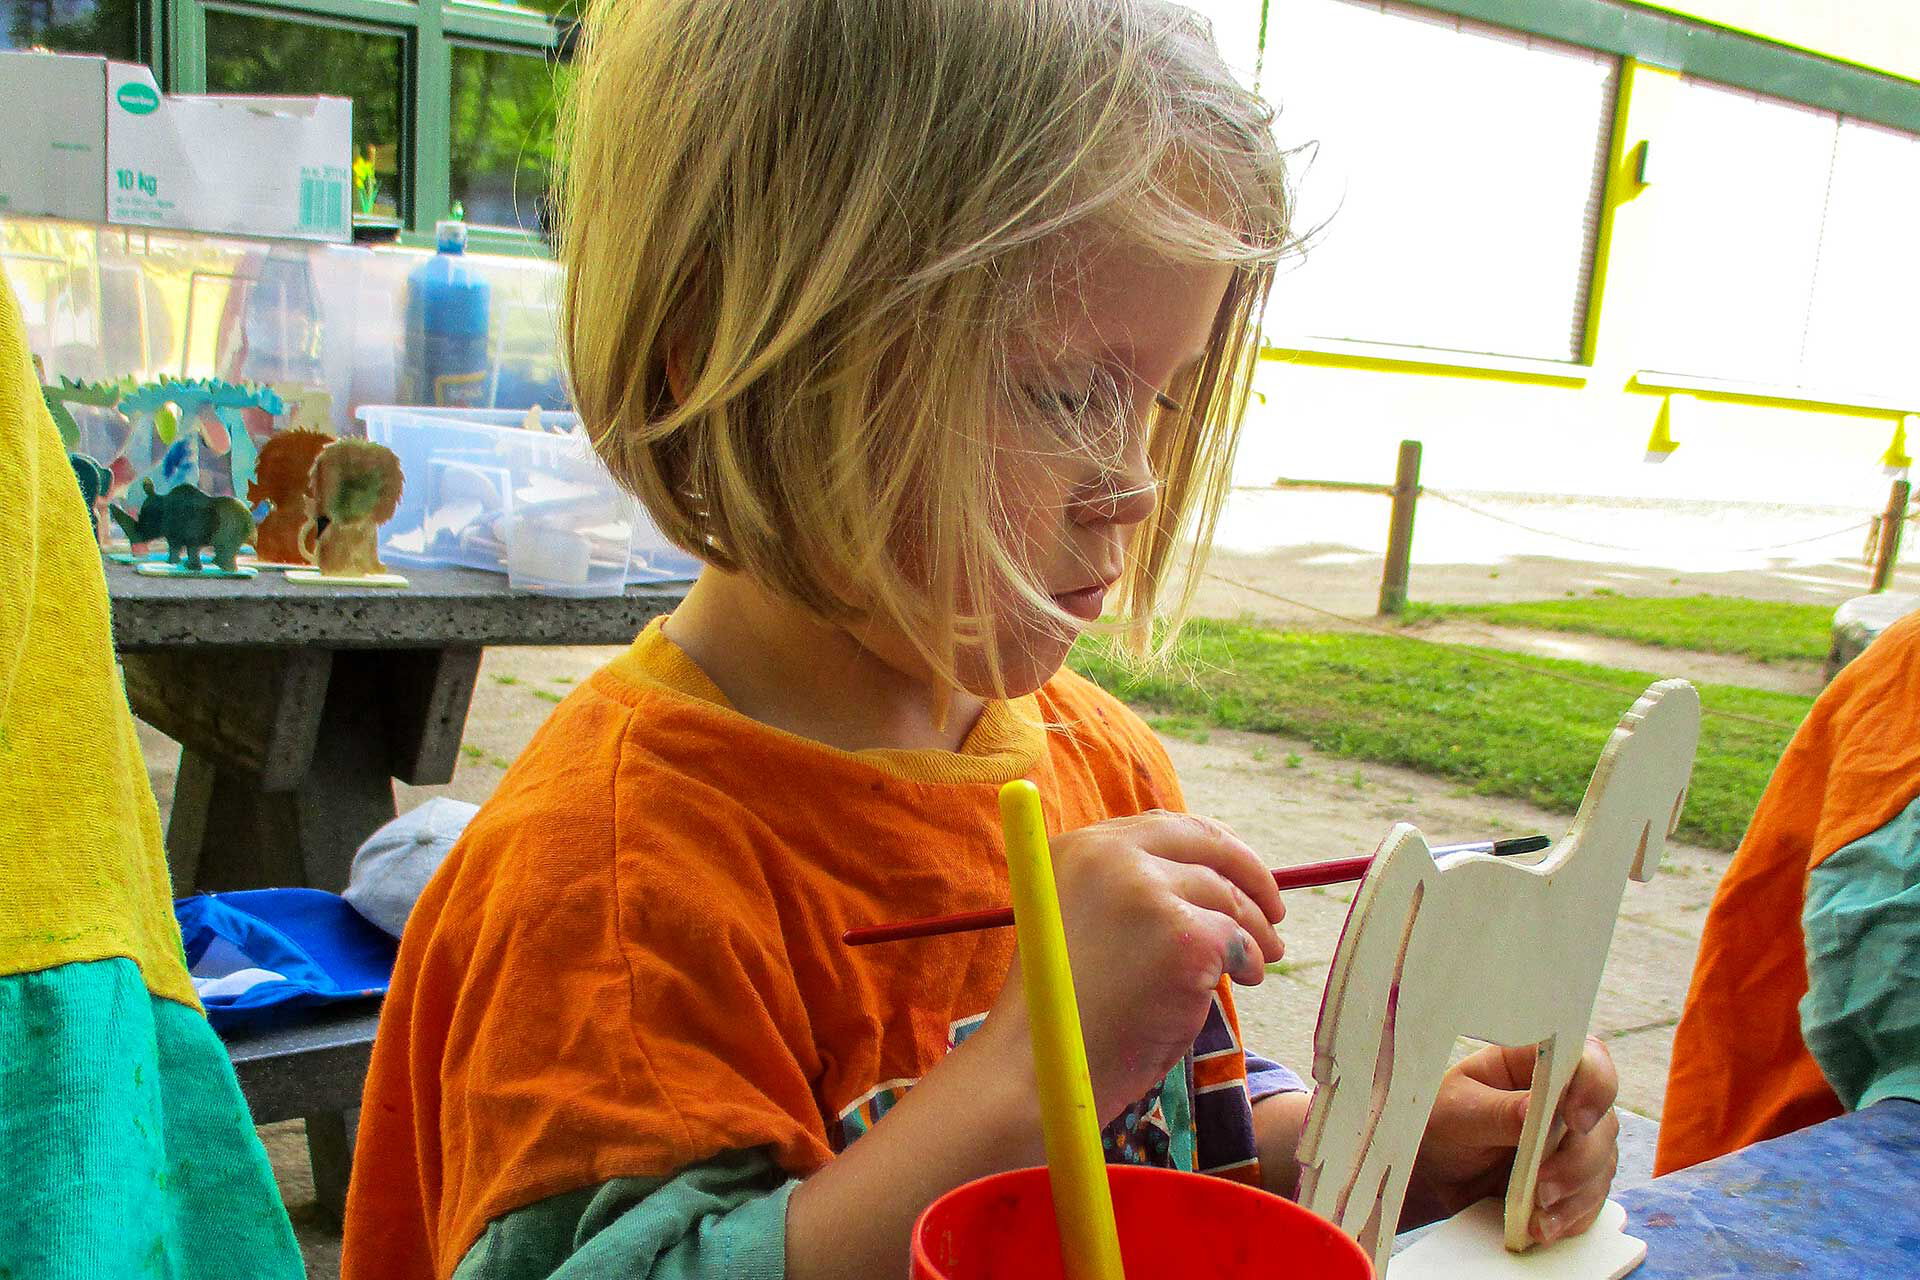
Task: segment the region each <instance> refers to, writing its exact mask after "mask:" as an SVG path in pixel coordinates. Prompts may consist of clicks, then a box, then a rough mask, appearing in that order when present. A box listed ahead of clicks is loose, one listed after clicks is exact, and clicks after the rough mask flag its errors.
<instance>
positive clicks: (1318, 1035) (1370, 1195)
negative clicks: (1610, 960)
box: [1300, 680, 1700, 1280]
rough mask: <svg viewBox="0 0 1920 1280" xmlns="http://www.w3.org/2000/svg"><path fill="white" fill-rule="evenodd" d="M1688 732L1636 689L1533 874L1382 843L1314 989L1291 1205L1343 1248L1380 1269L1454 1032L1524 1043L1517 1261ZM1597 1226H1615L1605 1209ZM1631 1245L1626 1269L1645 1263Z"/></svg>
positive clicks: (1669, 710)
mask: <svg viewBox="0 0 1920 1280" xmlns="http://www.w3.org/2000/svg"><path fill="white" fill-rule="evenodd" d="M1699 734H1700V699H1699V696H1698V695H1697V694H1696V693H1695V692H1694V690H1693V686H1692V685H1690V684H1688V683H1687V682H1686V681H1684V680H1663V681H1661V682H1660V683H1658V684H1656V685H1654V686H1653V687H1652V688H1650V689H1648V690H1647V692H1646V693H1645V694H1643V695H1642V696H1641V698H1640V700H1639V701H1638V702H1636V703H1634V705H1633V707H1632V708H1631V709H1630V710H1629V711H1628V712H1627V713H1626V714H1625V715H1624V716H1622V717H1621V718H1620V724H1619V726H1618V727H1617V728H1616V729H1615V730H1614V731H1613V736H1612V737H1611V738H1609V739H1608V740H1607V744H1606V747H1605V748H1604V749H1603V750H1602V751H1601V753H1600V763H1599V765H1598V767H1597V768H1596V769H1595V770H1594V774H1593V781H1592V782H1591V783H1590V784H1589V785H1588V787H1587V794H1586V798H1585V799H1584V800H1583V801H1582V802H1581V805H1580V812H1579V814H1578V816H1576V817H1575V818H1574V820H1573V826H1572V827H1571V828H1570V829H1569V831H1568V833H1567V835H1566V837H1565V838H1564V839H1563V840H1561V841H1560V842H1559V844H1558V845H1556V846H1555V847H1554V849H1553V850H1552V851H1551V852H1550V853H1548V854H1547V856H1546V857H1545V858H1544V859H1543V860H1542V861H1541V862H1539V863H1538V864H1536V865H1533V866H1524V865H1519V864H1515V863H1511V862H1505V861H1502V860H1500V859H1497V858H1494V857H1491V856H1488V855H1486V854H1479V853H1468V854H1458V855H1454V856H1452V857H1449V858H1447V859H1445V861H1444V862H1443V863H1441V864H1436V863H1435V862H1434V859H1433V856H1432V854H1430V853H1429V852H1428V850H1427V843H1426V840H1425V839H1424V838H1423V837H1422V836H1421V834H1420V833H1419V831H1417V830H1415V829H1414V828H1413V827H1411V826H1408V825H1406V824H1404V823H1403V824H1400V825H1398V826H1396V827H1395V828H1394V829H1393V831H1392V832H1391V833H1389V834H1388V836H1387V839H1386V841H1385V843H1384V844H1382V846H1381V848H1380V852H1379V853H1378V854H1377V855H1376V856H1375V858H1374V861H1373V866H1372V867H1371V868H1370V869H1369V871H1368V873H1367V877H1366V879H1365V880H1364V881H1363V882H1362V883H1361V886H1360V890H1359V892H1358V893H1357V894H1356V895H1355V897H1354V901H1353V908H1352V910H1351V912H1350V913H1349V914H1348V917H1347V925H1346V930H1345V932H1344V933H1343V934H1342V935H1341V938H1340V945H1339V948H1338V950H1337V951H1336V953H1335V955H1334V960H1333V966H1332V970H1331V973H1330V975H1329V977H1328V980H1327V991H1326V998H1325V1000H1324V1002H1323V1003H1322V1005H1321V1008H1320V1022H1319V1026H1318V1028H1317V1029H1316V1031H1315V1034H1314V1062H1313V1075H1314V1080H1315V1082H1316V1084H1317V1085H1318V1089H1317V1091H1316V1092H1315V1094H1314V1098H1313V1103H1312V1106H1311V1108H1310V1110H1309V1112H1308V1116H1307V1121H1306V1129H1305V1132H1304V1133H1303V1134H1302V1136H1301V1140H1300V1164H1301V1181H1300V1203H1302V1204H1304V1205H1306V1206H1307V1207H1308V1208H1310V1209H1312V1210H1313V1211H1314V1212H1316V1213H1318V1214H1320V1215H1321V1216H1322V1217H1325V1218H1328V1219H1330V1220H1331V1221H1333V1222H1334V1223H1336V1224H1338V1225H1339V1226H1340V1227H1341V1228H1342V1229H1344V1230H1346V1231H1348V1232H1349V1233H1351V1234H1352V1235H1353V1236H1354V1237H1355V1238H1356V1239H1358V1240H1359V1242H1360V1246H1361V1247H1362V1248H1363V1249H1365V1250H1366V1251H1367V1252H1368V1254H1370V1255H1371V1256H1372V1258H1373V1260H1374V1267H1375V1270H1376V1271H1377V1272H1378V1273H1380V1274H1383V1275H1384V1274H1385V1265H1386V1260H1387V1254H1388V1252H1389V1251H1390V1249H1391V1248H1392V1244H1393V1234H1394V1228H1395V1225H1396V1223H1397V1222H1398V1220H1399V1217H1400V1208H1401V1203H1402V1200H1403V1199H1404V1197H1405V1195H1406V1189H1407V1178H1408V1174H1409V1172H1410V1171H1411V1169H1412V1166H1413V1160H1414V1155H1415V1152H1416V1151H1417V1149H1418V1147H1419V1144H1420V1136H1421V1134H1422V1132H1423V1131H1424V1130H1425V1128H1426V1123H1427V1118H1428V1116H1429V1115H1430V1114H1431V1112H1432V1110H1433V1101H1434V1095H1435V1093H1436V1092H1437V1090H1438V1088H1439V1085H1440V1080H1441V1077H1442V1076H1443V1075H1444V1074H1445V1072H1446V1069H1447V1064H1448V1061H1449V1058H1450V1056H1451V1052H1452V1049H1453V1045H1454V1039H1455V1037H1456V1035H1468V1036H1473V1037H1476V1038H1479V1039H1482V1040H1487V1041H1490V1042H1492V1043H1495V1044H1501V1045H1509V1046H1525V1045H1537V1046H1539V1057H1538V1060H1537V1062H1536V1065H1535V1067H1534V1076H1533V1088H1532V1093H1531V1097H1530V1098H1529V1100H1528V1108H1527V1118H1526V1123H1525V1126H1524V1129H1523V1131H1522V1134H1521V1138H1520V1145H1519V1149H1518V1151H1517V1152H1516V1154H1515V1156H1514V1163H1513V1174H1512V1177H1511V1179H1510V1180H1509V1182H1508V1186H1507V1197H1506V1209H1505V1230H1504V1237H1505V1245H1506V1248H1507V1250H1511V1251H1513V1252H1515V1253H1518V1252H1520V1251H1523V1250H1525V1249H1527V1248H1528V1246H1529V1239H1528V1236H1527V1219H1528V1216H1529V1206H1531V1205H1532V1203H1533V1197H1534V1184H1535V1180H1536V1179H1537V1177H1538V1175H1539V1172H1540V1162H1541V1159H1542V1158H1543V1156H1544V1155H1545V1153H1546V1151H1547V1149H1548V1146H1549V1142H1550V1141H1551V1140H1552V1139H1554V1138H1555V1137H1557V1134H1556V1133H1555V1132H1554V1126H1553V1125H1552V1124H1551V1123H1550V1121H1551V1118H1552V1117H1553V1115H1554V1113H1555V1110H1556V1108H1557V1107H1558V1104H1559V1102H1560V1096H1561V1094H1562V1093H1563V1092H1564V1091H1565V1090H1566V1087H1567V1084H1568V1082H1569V1081H1570V1080H1571V1079H1572V1077H1573V1072H1574V1068H1575V1067H1576V1066H1578V1065H1579V1062H1580V1056H1581V1052H1582V1050H1583V1047H1584V1045H1585V1041H1586V1035H1587V1027H1588V1024H1589V1023H1590V1022H1591V1020H1592V1017H1593V1005H1594V999H1595V997H1596V996H1597V995H1598V993H1599V989H1600V973H1601V970H1602V969H1603V968H1604V967H1605V965H1606V959H1607V947H1608V944H1609V943H1610V942H1611V940H1612V937H1613V925H1614V920H1615V918H1616V917H1617V916H1618V915H1619V911H1620V900H1621V895H1622V894H1623V893H1624V892H1625V888H1626V879H1627V876H1628V875H1631V876H1632V877H1633V878H1634V879H1636V880H1640V881H1647V880H1651V879H1652V878H1653V875H1654V872H1655V870H1656V869H1657V868H1658V867H1659V865H1660V853H1661V850H1662V848H1663V847H1664V845H1665V841H1666V837H1667V836H1669V835H1671V834H1672V832H1673V829H1674V826H1675V824H1676V823H1677V822H1678V821H1679V818H1680V808H1681V805H1682V804H1683V803H1684V802H1685V800H1686V792H1687V782H1688V779H1689V777H1690V776H1691V774H1692V771H1693V754H1694V746H1695V744H1696V742H1697V741H1698V738H1699ZM1490 1207H1491V1206H1490V1205H1489V1208H1490ZM1472 1213H1473V1210H1469V1211H1468V1213H1467V1214H1463V1215H1461V1218H1460V1219H1456V1220H1455V1221H1456V1222H1459V1221H1461V1220H1462V1219H1465V1218H1467V1217H1468V1215H1470V1214H1472ZM1608 1215H1609V1218H1610V1220H1612V1221H1613V1222H1614V1223H1615V1229H1616V1230H1617V1221H1618V1217H1619V1215H1618V1210H1617V1207H1615V1206H1611V1205H1610V1206H1609V1207H1608ZM1483 1216H1484V1211H1483ZM1449 1225H1451V1224H1449ZM1446 1229H1447V1228H1440V1229H1438V1231H1444V1230H1446ZM1438 1231H1436V1234H1438ZM1616 1238H1621V1237H1616ZM1428 1243H1429V1242H1428V1241H1422V1242H1421V1245H1426V1244H1428ZM1629 1243H1630V1244H1631V1245H1633V1246H1634V1251H1633V1254H1632V1258H1631V1260H1630V1261H1628V1262H1627V1263H1626V1266H1625V1270H1630V1269H1631V1268H1632V1266H1633V1265H1635V1264H1637V1263H1638V1261H1639V1259H1640V1258H1641V1257H1642V1256H1644V1253H1645V1246H1644V1245H1641V1244H1639V1242H1638V1241H1629ZM1421 1245H1416V1246H1415V1247H1414V1248H1415V1249H1420V1248H1421ZM1561 1248H1562V1245H1560V1244H1556V1245H1555V1246H1554V1247H1553V1250H1551V1251H1550V1252H1558V1251H1559V1250H1560V1249H1561ZM1411 1252H1412V1250H1409V1253H1411ZM1424 1252H1428V1253H1431V1252H1434V1251H1433V1250H1430V1249H1429V1250H1424ZM1493 1253H1494V1254H1496V1255H1498V1254H1499V1253H1500V1250H1498V1249H1497V1248H1495V1249H1494V1250H1493ZM1542 1260H1543V1261H1544V1259H1542ZM1401 1261H1402V1262H1406V1261H1408V1259H1407V1258H1404V1257H1403V1258H1402V1259H1401ZM1494 1261H1495V1262H1498V1261H1499V1259H1498V1258H1497V1257H1496V1258H1495V1259H1494ZM1403 1269H1404V1270H1407V1271H1409V1272H1411V1271H1413V1270H1414V1269H1415V1268H1414V1267H1406V1268H1403ZM1625 1270H1612V1271H1611V1272H1601V1273H1600V1274H1602V1275H1607V1274H1611V1275H1622V1274H1625ZM1440 1273H1442V1272H1439V1271H1436V1272H1435V1273H1434V1274H1440ZM1422 1274H1426V1273H1425V1272H1424V1271H1423V1272H1422ZM1458 1274H1463V1275H1465V1274H1473V1275H1485V1274H1490V1272H1489V1271H1487V1270H1486V1269H1484V1268H1474V1269H1470V1270H1466V1271H1461V1272H1459V1273H1458ZM1534 1274H1543V1272H1535V1273H1534ZM1554 1274H1562V1273H1561V1272H1558V1271H1556V1272H1554ZM1564 1274H1570V1275H1572V1274H1590V1273H1588V1272H1580V1271H1569V1272H1565V1273H1564ZM1396 1280H1398V1273H1396Z"/></svg>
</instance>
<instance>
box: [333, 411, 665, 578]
mask: <svg viewBox="0 0 1920 1280" xmlns="http://www.w3.org/2000/svg"><path fill="white" fill-rule="evenodd" d="M358 416H359V417H360V419H361V421H362V422H364V423H365V424H366V429H367V438H368V439H369V440H372V441H375V442H376V443H379V444H383V445H386V446H387V447H388V448H389V449H392V450H393V451H394V453H396V454H398V455H399V457H400V467H401V470H402V471H403V472H404V474H405V476H406V487H405V489H404V491H403V492H402V494H401V498H400V509H399V510H398V511H397V512H395V514H394V518H393V519H392V520H391V521H389V522H388V523H387V524H386V525H385V526H384V527H383V528H382V529H381V537H380V553H381V556H382V557H383V558H384V559H387V560H389V561H391V562H392V563H394V564H396V565H409V564H413V565H462V566H465V567H467V568H472V569H489V570H493V571H495V572H504V573H506V574H507V576H508V579H509V580H510V582H511V584H512V586H513V588H514V589H515V590H529V591H547V592H553V593H557V594H564V595H616V594H618V593H619V592H620V591H621V590H623V589H624V588H625V587H626V585H627V584H628V583H632V582H671V581H678V580H684V579H687V578H691V577H693V575H694V574H695V573H696V572H698V570H699V567H700V565H699V562H698V561H697V560H695V559H694V558H693V557H692V556H689V555H688V554H686V553H685V552H684V551H681V550H679V549H678V548H676V547H673V546H671V545H669V544H668V543H667V542H666V540H665V539H663V538H662V537H661V536H660V534H659V533H658V531H656V530H655V528H654V527H653V523H652V522H651V521H650V520H648V519H647V516H646V513H645V512H644V511H643V510H641V509H640V507H639V504H638V503H636V502H634V501H633V499H632V498H631V497H630V496H629V495H628V494H626V493H625V492H624V491H622V490H621V489H620V487H619V486H618V485H616V484H615V483H614V481H613V477H612V476H611V475H609V474H608V473H607V470H606V468H605V467H603V466H601V464H600V460H599V459H598V458H597V457H596V456H595V455H594V452H593V448H592V446H591V445H590V444H589V443H588V442H587V439H586V436H585V434H584V433H583V432H582V431H580V430H579V420H578V418H577V417H576V416H575V415H574V414H571V413H562V412H556V411H546V412H541V411H536V412H531V413H523V412H520V411H517V410H511V409H438V408H434V409H424V408H405V407H401V406H395V405H363V406H361V408H360V409H359V411H358ZM536 423H537V425H535V424H536Z"/></svg>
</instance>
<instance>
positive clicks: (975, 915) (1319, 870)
mask: <svg viewBox="0 0 1920 1280" xmlns="http://www.w3.org/2000/svg"><path fill="white" fill-rule="evenodd" d="M1372 861H1373V859H1372V858H1371V857H1368V856H1362V857H1358V858H1335V859H1333V860H1332V861H1331V862H1309V863H1307V864H1305V865H1304V866H1298V867H1287V868H1285V869H1284V870H1281V871H1276V872H1274V873H1273V883H1274V884H1275V885H1276V886H1278V887H1279V888H1282V889H1305V888H1309V887H1311V886H1313V885H1317V884H1341V883H1343V882H1345V881H1348V880H1358V879H1359V878H1360V877H1361V876H1364V875H1366V874H1367V864H1368V863H1370V862H1372ZM1012 923H1013V908H1012V907H1000V908H998V909H997V910H988V911H967V912H963V913H962V914H960V915H956V916H928V917H926V918H925V919H922V920H902V921H900V922H899V923H898V924H871V925H866V926H863V927H861V928H858V929H849V930H847V931H846V933H844V934H842V935H841V941H842V942H845V943H846V944H847V945H848V946H850V947H865V946H870V945H872V944H873V943H876V942H904V941H906V940H907V939H909V938H937V937H939V936H940V935H941V934H943V933H966V932H968V931H969V930H972V929H1004V928H1006V927H1007V926H1008V925H1010V924H1012Z"/></svg>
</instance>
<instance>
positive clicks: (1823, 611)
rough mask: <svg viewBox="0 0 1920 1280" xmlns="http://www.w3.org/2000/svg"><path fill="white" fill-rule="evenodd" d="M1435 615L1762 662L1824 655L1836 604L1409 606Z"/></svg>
mask: <svg viewBox="0 0 1920 1280" xmlns="http://www.w3.org/2000/svg"><path fill="white" fill-rule="evenodd" d="M1437 618H1457V619H1462V620H1471V621H1476V622H1491V623H1496V624H1498V625H1500V626H1508V627H1537V628H1540V629H1543V630H1548V631H1582V632H1585V633H1586V634H1588V635H1595V636H1610V637H1612V638H1613V639H1616V640H1632V641H1635V642H1637V643H1639V644H1648V645H1658V646H1660V647H1661V648H1663V649H1695V650H1698V651H1700V652H1702V653H1726V654H1733V655H1735V656H1736V657H1742V658H1755V659H1758V660H1759V661H1761V662H1774V661H1779V660H1781V659H1802V660H1806V661H1810V662H1818V661H1820V660H1821V659H1822V658H1825V657H1826V656H1827V641H1828V638H1829V635H1830V633H1831V631H1832V628H1833V606H1831V605H1824V604H1780V603H1777V602H1775V601H1771V600H1742V599H1740V598H1738V597H1736V596H1682V597H1678V598H1674V597H1665V598H1662V597H1654V596H1622V595H1615V594H1613V593H1612V592H1610V591H1605V590H1602V591H1597V592H1595V593H1594V594H1593V595H1590V596H1581V597H1578V598H1575V599H1572V600H1528V601H1524V602H1521V603H1518V604H1414V603H1409V604H1408V605H1407V611H1406V620H1407V621H1408V622H1420V621H1424V620H1428V619H1437Z"/></svg>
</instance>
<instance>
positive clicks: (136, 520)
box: [108, 480, 253, 573]
mask: <svg viewBox="0 0 1920 1280" xmlns="http://www.w3.org/2000/svg"><path fill="white" fill-rule="evenodd" d="M141 487H142V488H144V489H145V490H146V491H147V500H146V501H145V502H143V503H141V504H140V514H139V515H137V516H136V515H132V514H130V513H129V512H127V511H126V510H125V509H124V508H121V507H109V508H108V511H109V512H110V513H111V514H112V516H113V521H114V523H115V524H117V525H119V526H120V528H121V529H122V530H124V531H125V532H126V535H127V541H129V542H152V541H153V540H154V539H156V538H165V539H166V541H167V563H168V564H173V563H175V562H177V561H178V560H179V559H180V556H181V553H182V552H185V553H186V557H187V568H188V569H190V570H192V571H193V572H195V573H198V572H199V571H200V548H202V547H207V546H211V547H212V548H213V562H214V564H216V565H218V566H219V567H220V568H222V569H224V570H226V571H227V572H228V573H232V572H234V571H235V569H236V568H237V565H236V563H235V560H234V557H235V556H237V555H238V554H239V552H240V546H241V544H242V543H244V542H245V541H246V540H247V539H248V538H249V537H251V536H252V535H253V516H252V514H251V513H250V512H248V510H247V504H246V503H244V502H242V501H240V500H239V499H238V498H216V497H213V496H212V495H210V494H208V493H207V492H206V491H205V490H203V489H201V488H200V487H199V486H197V485H191V484H182V485H175V486H174V487H173V488H171V489H169V490H167V491H166V492H165V493H155V492H154V491H153V481H151V480H147V481H143V482H142V484H141Z"/></svg>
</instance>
